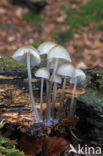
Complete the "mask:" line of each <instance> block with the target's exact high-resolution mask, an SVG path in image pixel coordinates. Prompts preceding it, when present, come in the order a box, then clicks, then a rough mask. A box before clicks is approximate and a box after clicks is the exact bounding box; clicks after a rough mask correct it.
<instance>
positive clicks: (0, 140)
mask: <svg viewBox="0 0 103 156" xmlns="http://www.w3.org/2000/svg"><path fill="white" fill-rule="evenodd" d="M4 125H5V124H4V123H3V124H1V123H0V156H1V155H2V156H12V155H15V156H24V153H23V152H22V151H20V150H19V149H16V146H15V145H16V143H10V142H11V140H10V139H9V138H5V137H3V136H2V133H1V130H2V128H3V127H4Z"/></svg>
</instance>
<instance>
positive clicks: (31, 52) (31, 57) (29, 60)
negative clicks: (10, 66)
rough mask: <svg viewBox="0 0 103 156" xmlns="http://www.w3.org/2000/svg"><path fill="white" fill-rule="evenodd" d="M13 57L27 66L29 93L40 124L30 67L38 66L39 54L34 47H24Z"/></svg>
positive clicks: (36, 119) (36, 118)
mask: <svg viewBox="0 0 103 156" xmlns="http://www.w3.org/2000/svg"><path fill="white" fill-rule="evenodd" d="M12 57H13V59H15V60H16V61H18V62H19V63H22V64H26V65H27V71H28V79H29V92H30V97H31V101H32V105H33V114H34V117H35V121H36V123H38V122H40V118H39V114H38V111H37V108H36V105H35V100H34V97H33V91H32V76H31V68H30V67H31V66H36V65H38V64H39V63H40V56H39V53H38V51H37V50H36V49H35V48H34V47H32V46H24V47H21V48H19V49H18V50H17V51H16V52H15V53H14V55H13V56H12Z"/></svg>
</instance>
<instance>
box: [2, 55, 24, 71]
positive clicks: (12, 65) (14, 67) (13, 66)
mask: <svg viewBox="0 0 103 156" xmlns="http://www.w3.org/2000/svg"><path fill="white" fill-rule="evenodd" d="M15 71H17V72H26V71H27V69H26V66H25V65H23V64H20V63H18V62H17V61H15V60H14V59H12V58H11V57H5V56H2V57H1V58H0V72H15Z"/></svg>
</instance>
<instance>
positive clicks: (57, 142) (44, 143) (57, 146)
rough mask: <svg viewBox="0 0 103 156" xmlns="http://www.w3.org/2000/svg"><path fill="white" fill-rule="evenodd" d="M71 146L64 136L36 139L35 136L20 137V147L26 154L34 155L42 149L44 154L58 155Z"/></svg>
mask: <svg viewBox="0 0 103 156" xmlns="http://www.w3.org/2000/svg"><path fill="white" fill-rule="evenodd" d="M68 146H69V142H68V141H67V140H65V139H64V138H62V137H56V136H54V137H48V136H46V137H42V138H39V139H36V138H35V137H33V136H26V135H24V136H22V137H21V139H20V149H21V150H23V151H24V153H25V154H26V155H33V154H36V153H37V152H39V151H42V153H43V155H44V156H49V155H52V156H57V155H58V154H60V153H61V152H63V151H65V150H66V149H67V147H68Z"/></svg>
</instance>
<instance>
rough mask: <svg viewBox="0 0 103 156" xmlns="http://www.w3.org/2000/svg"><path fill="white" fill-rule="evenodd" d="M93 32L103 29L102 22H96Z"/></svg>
mask: <svg viewBox="0 0 103 156" xmlns="http://www.w3.org/2000/svg"><path fill="white" fill-rule="evenodd" d="M93 30H94V32H97V31H99V30H103V24H98V25H97V26H95V27H94V29H93Z"/></svg>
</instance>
